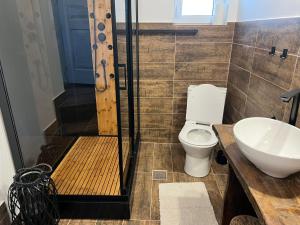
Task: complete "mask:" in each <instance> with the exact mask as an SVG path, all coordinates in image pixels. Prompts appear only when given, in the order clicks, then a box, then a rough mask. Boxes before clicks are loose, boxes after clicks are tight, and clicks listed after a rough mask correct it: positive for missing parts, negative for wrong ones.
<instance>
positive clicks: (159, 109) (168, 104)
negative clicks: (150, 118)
mask: <svg viewBox="0 0 300 225" xmlns="http://www.w3.org/2000/svg"><path fill="white" fill-rule="evenodd" d="M172 108H173V98H141V99H140V110H141V113H172Z"/></svg>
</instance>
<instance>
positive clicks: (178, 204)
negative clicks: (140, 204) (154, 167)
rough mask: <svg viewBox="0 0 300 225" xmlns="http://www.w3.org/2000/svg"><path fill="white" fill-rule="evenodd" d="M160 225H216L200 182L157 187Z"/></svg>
mask: <svg viewBox="0 0 300 225" xmlns="http://www.w3.org/2000/svg"><path fill="white" fill-rule="evenodd" d="M159 202H160V220H161V225H218V222H217V220H216V217H215V214H214V210H213V207H212V205H211V202H210V200H209V196H208V193H207V190H206V187H205V184H204V183H202V182H197V183H170V184H160V185H159Z"/></svg>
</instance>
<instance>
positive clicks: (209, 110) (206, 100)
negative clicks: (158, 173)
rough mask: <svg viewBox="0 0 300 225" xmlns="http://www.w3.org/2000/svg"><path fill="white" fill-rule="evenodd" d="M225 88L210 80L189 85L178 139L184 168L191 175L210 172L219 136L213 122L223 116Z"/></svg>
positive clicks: (196, 175)
mask: <svg viewBox="0 0 300 225" xmlns="http://www.w3.org/2000/svg"><path fill="white" fill-rule="evenodd" d="M225 97H226V88H218V87H215V86H213V85H210V84H203V85H199V86H195V85H191V86H189V88H188V98H187V112H186V122H185V125H184V127H183V128H182V130H181V132H180V133H179V136H178V139H179V141H180V142H181V145H182V147H183V149H184V150H185V152H186V159H185V166H184V170H185V172H186V173H187V174H189V175H191V176H193V177H205V176H207V175H208V174H209V172H210V167H211V162H212V156H213V150H214V147H215V146H216V145H217V144H218V139H217V137H216V135H215V133H214V131H213V129H212V124H220V123H222V119H223V112H224V104H225Z"/></svg>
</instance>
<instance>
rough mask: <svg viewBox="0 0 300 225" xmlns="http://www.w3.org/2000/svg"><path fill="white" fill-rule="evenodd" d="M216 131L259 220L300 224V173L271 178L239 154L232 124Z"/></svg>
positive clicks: (281, 224)
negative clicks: (281, 177)
mask: <svg viewBox="0 0 300 225" xmlns="http://www.w3.org/2000/svg"><path fill="white" fill-rule="evenodd" d="M214 130H215V131H216V133H217V136H218V137H219V140H220V143H221V147H222V148H223V151H224V153H225V155H226V157H227V159H228V161H229V164H230V165H231V167H232V169H233V171H234V173H235V174H236V176H237V178H238V180H239V182H240V183H241V185H242V187H243V189H244V191H245V193H246V195H247V197H248V199H249V201H250V202H251V204H252V206H253V208H254V210H255V212H256V214H257V216H258V217H259V219H260V221H261V222H264V223H265V224H266V225H298V224H299V225H300V173H298V174H295V175H292V176H290V177H288V178H285V179H277V178H273V177H270V176H268V175H266V174H264V173H263V172H261V171H260V170H258V169H257V168H256V167H255V166H254V165H253V164H252V163H251V162H250V161H248V159H246V158H245V157H244V156H243V154H242V153H241V152H240V150H239V147H238V146H237V144H236V143H235V140H234V136H233V125H215V126H214ZM299 151H300V146H299Z"/></svg>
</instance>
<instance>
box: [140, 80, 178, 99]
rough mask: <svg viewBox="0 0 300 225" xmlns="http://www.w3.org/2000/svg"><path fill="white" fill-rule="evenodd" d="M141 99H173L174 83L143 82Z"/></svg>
mask: <svg viewBox="0 0 300 225" xmlns="http://www.w3.org/2000/svg"><path fill="white" fill-rule="evenodd" d="M140 97H173V82H172V81H150V80H141V81H140Z"/></svg>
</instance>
